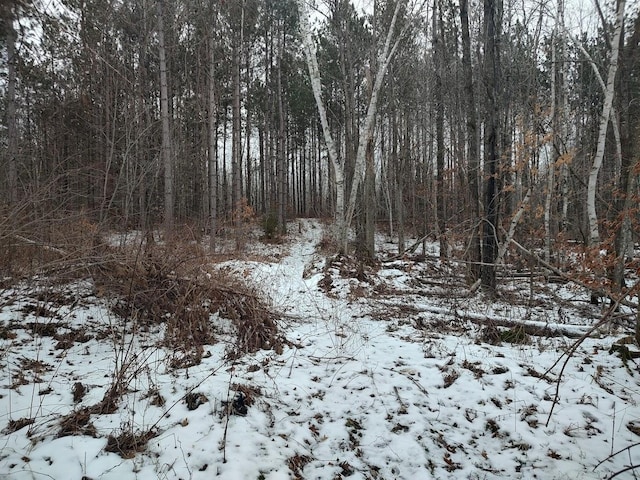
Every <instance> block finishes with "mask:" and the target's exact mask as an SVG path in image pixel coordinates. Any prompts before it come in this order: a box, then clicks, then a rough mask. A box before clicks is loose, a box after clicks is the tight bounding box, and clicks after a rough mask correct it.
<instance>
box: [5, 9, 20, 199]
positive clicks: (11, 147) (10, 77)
mask: <svg viewBox="0 0 640 480" xmlns="http://www.w3.org/2000/svg"><path fill="white" fill-rule="evenodd" d="M6 11H7V14H8V15H7V18H5V19H3V21H4V23H5V28H6V29H7V30H6V42H7V112H6V115H7V118H6V121H7V157H8V164H9V165H8V172H7V179H8V185H7V187H8V190H9V191H8V200H9V204H11V205H13V204H15V203H17V201H18V159H17V155H18V129H17V123H16V31H15V29H14V28H13V9H12V7H11V6H7V7H6Z"/></svg>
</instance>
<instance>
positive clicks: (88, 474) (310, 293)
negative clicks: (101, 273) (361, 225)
mask: <svg viewBox="0 0 640 480" xmlns="http://www.w3.org/2000/svg"><path fill="white" fill-rule="evenodd" d="M322 229H323V227H322V224H321V223H320V222H318V221H315V220H301V221H299V222H296V223H295V224H293V225H292V227H291V231H292V232H294V233H292V234H291V235H290V236H289V237H288V238H286V239H285V240H284V241H283V242H282V243H280V244H265V243H262V242H260V241H259V240H257V239H254V240H251V241H249V243H248V245H247V246H246V253H244V254H242V255H239V256H234V255H228V256H227V257H226V258H224V259H221V258H218V259H216V261H215V262H212V265H211V266H207V269H208V270H207V272H211V271H212V270H211V269H215V270H218V271H222V272H226V274H229V275H234V276H236V277H238V278H242V279H243V280H244V281H245V282H246V283H247V284H249V285H251V286H252V288H254V289H255V291H256V292H259V293H260V294H261V295H262V296H263V297H264V298H265V299H266V300H267V302H268V303H269V304H270V305H271V306H272V307H273V310H274V312H278V319H277V322H276V323H277V327H278V329H279V334H280V335H281V337H282V344H281V345H272V346H271V347H269V346H268V345H263V347H265V348H260V349H255V350H256V351H249V353H246V352H243V351H240V350H239V349H238V348H237V342H238V341H237V332H236V331H235V327H234V323H233V322H232V321H231V319H230V318H227V317H225V310H224V309H223V310H220V311H218V312H216V313H213V314H211V316H210V320H209V321H210V322H211V326H212V332H214V335H212V338H211V340H210V341H209V342H208V343H207V344H206V345H205V346H204V348H203V349H201V351H200V353H201V355H199V356H198V359H197V361H193V362H187V361H185V358H184V356H181V355H180V353H181V352H177V351H176V348H175V345H172V344H171V343H170V342H167V341H166V339H167V331H168V330H167V329H169V328H170V327H169V326H168V325H169V321H168V319H167V321H166V322H164V321H158V322H155V323H145V324H144V325H143V324H142V322H140V324H139V325H138V326H136V322H135V321H134V320H133V319H127V320H123V319H122V318H121V317H119V316H118V315H117V314H116V312H117V311H118V310H117V308H114V307H115V303H116V302H117V300H116V299H114V298H113V297H109V296H107V295H103V294H102V292H101V286H100V285H99V284H97V283H95V282H94V281H92V280H89V279H87V280H73V281H72V282H62V281H58V282H51V281H49V279H47V278H39V279H34V280H32V281H30V282H28V283H25V284H21V285H11V286H7V287H6V288H4V289H3V290H2V292H1V296H0V306H1V311H0V337H1V340H0V345H1V353H0V366H1V368H2V381H1V382H0V429H2V431H1V433H0V478H2V479H9V480H23V479H24V480H26V479H55V480H67V479H73V480H81V479H92V480H98V479H104V480H111V479H116V480H125V479H141V480H151V479H153V480H155V479H184V480H187V479H194V480H197V479H212V478H220V479H228V480H236V479H254V480H280V479H343V478H350V479H407V480H410V479H602V478H610V477H611V476H612V475H614V474H616V473H619V475H618V476H617V477H616V478H635V477H634V475H635V474H634V473H633V471H632V470H631V469H629V470H628V471H624V470H625V469H628V467H630V466H633V465H638V464H640V445H637V443H638V442H639V441H640V439H639V437H638V435H639V434H640V407H638V405H637V401H638V399H640V395H639V393H640V380H639V379H640V372H639V370H638V367H637V365H636V364H635V363H634V360H633V359H626V358H624V361H623V358H621V356H620V355H618V354H616V352H611V353H610V349H611V346H612V345H613V344H614V343H615V342H616V341H617V340H620V339H624V337H625V336H626V335H629V330H628V325H626V324H625V323H624V321H622V322H621V323H622V325H621V326H619V327H616V328H617V330H616V329H613V330H612V331H609V330H607V331H597V332H596V333H595V334H592V335H590V336H589V338H587V339H586V340H584V341H583V342H582V343H581V344H580V345H579V346H578V347H577V348H576V349H575V352H574V353H573V355H572V356H571V357H570V358H569V360H568V362H567V363H566V365H565V363H564V362H565V360H566V358H567V357H566V356H564V354H565V353H566V352H567V351H568V349H570V348H571V346H572V345H573V344H574V342H576V341H577V340H578V337H579V336H580V335H582V334H584V333H586V332H587V331H588V328H589V327H590V326H592V325H593V324H594V323H596V322H597V320H598V319H600V318H601V315H602V312H601V307H598V306H593V305H590V304H589V303H588V292H586V291H584V289H582V288H581V287H576V286H575V285H573V284H571V283H566V282H565V283H559V282H558V283H549V284H547V283H543V282H541V281H538V280H536V281H535V282H534V280H533V279H520V280H518V279H516V280H509V281H508V282H504V283H503V284H502V289H501V295H500V297H499V298H498V299H497V300H489V299H487V298H485V297H483V295H482V294H480V293H476V294H472V295H471V294H469V293H468V287H465V285H464V284H463V283H462V280H461V278H460V277H459V276H458V277H456V276H455V275H453V274H450V270H451V269H452V268H453V267H452V266H450V265H445V264H442V263H440V262H439V261H438V260H437V258H436V257H435V256H431V255H429V252H426V253H427V254H426V255H408V256H406V257H403V258H392V255H391V254H389V255H386V254H385V248H388V250H389V251H392V245H391V244H388V243H385V242H384V239H381V240H380V242H378V243H379V245H380V246H381V255H380V257H381V259H382V261H381V262H380V264H379V265H376V266H373V267H359V266H357V265H355V264H353V263H351V262H350V261H349V260H348V259H340V258H338V259H335V258H334V259H330V258H327V257H326V255H325V254H324V253H323V251H322V250H321V248H320V246H321V239H322V236H323V230H322ZM432 251H433V252H436V247H435V246H433V250H432ZM385 258H387V260H385ZM207 275H210V273H207ZM207 275H204V276H203V278H209V277H208V276H207ZM212 278H215V276H214V277H212ZM623 313H624V311H623ZM161 320H162V319H161ZM175 320H176V319H174V324H173V325H174V327H172V328H175V329H177V331H178V332H179V331H180V328H182V327H181V324H180V321H181V319H177V324H176V323H175ZM185 321H186V320H185ZM176 325H177V327H176ZM525 326H526V327H525ZM114 385H117V386H118V388H116V389H115V390H113V386H114ZM111 393H113V395H111ZM110 395H111V396H110ZM105 398H112V399H114V401H113V402H112V403H110V404H108V403H109V402H105V401H104V399H105ZM96 405H98V406H99V407H96ZM637 474H638V475H640V472H639V473H637Z"/></svg>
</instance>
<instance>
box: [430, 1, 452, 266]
mask: <svg viewBox="0 0 640 480" xmlns="http://www.w3.org/2000/svg"><path fill="white" fill-rule="evenodd" d="M436 2H437V0H434V4H433V9H434V13H433V71H434V75H435V78H434V85H433V96H434V103H435V116H436V223H437V226H438V238H439V240H440V259H441V260H445V259H446V258H447V248H448V247H447V236H446V218H445V215H446V212H445V185H444V99H443V95H442V66H443V58H444V36H443V22H442V5H439V6H438V5H437V4H436ZM436 10H437V13H436Z"/></svg>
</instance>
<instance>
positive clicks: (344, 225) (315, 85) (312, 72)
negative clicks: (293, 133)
mask: <svg viewBox="0 0 640 480" xmlns="http://www.w3.org/2000/svg"><path fill="white" fill-rule="evenodd" d="M405 3H406V0H399V1H398V2H397V3H396V8H395V10H394V13H393V18H392V20H391V25H390V26H389V30H388V32H387V36H386V38H385V43H384V46H383V49H382V51H381V52H380V54H379V56H378V65H379V66H380V68H379V70H378V72H377V73H376V78H375V81H374V85H373V88H372V90H371V98H370V99H369V105H368V107H367V114H366V117H365V121H364V126H363V129H362V130H361V133H360V139H359V142H358V150H357V153H356V161H355V167H354V175H353V183H352V185H351V192H350V194H349V201H348V204H346V209H345V191H344V189H345V181H344V178H345V172H344V168H345V166H344V162H341V161H340V160H339V158H338V153H337V150H336V146H335V142H334V140H333V137H332V135H331V131H330V129H329V123H328V121H327V112H326V109H325V106H324V102H323V99H322V84H321V76H320V68H319V67H318V59H317V57H316V50H315V45H314V44H313V39H312V37H311V27H310V25H309V14H308V11H307V6H306V3H305V0H297V5H298V13H299V18H300V32H301V34H302V44H303V47H304V52H305V56H306V58H307V66H308V68H309V78H310V81H311V88H312V90H313V96H314V98H315V100H316V105H317V107H318V113H319V115H320V122H321V124H322V131H323V133H324V139H325V143H326V145H327V150H328V152H329V160H330V161H331V164H332V167H333V170H332V171H333V174H334V179H335V186H336V212H335V217H336V218H335V221H336V230H337V232H336V233H337V240H338V242H339V247H340V249H341V250H342V251H343V252H346V251H347V243H348V238H349V237H348V231H349V227H350V225H351V221H352V220H353V214H354V211H355V206H356V199H357V193H358V187H359V186H360V183H361V181H362V179H363V176H364V170H365V165H366V151H367V143H368V142H369V140H370V139H371V137H372V135H373V128H374V126H375V117H376V112H377V109H378V96H379V92H380V89H381V88H382V82H383V80H384V76H385V74H386V72H387V69H388V68H389V64H390V62H391V58H392V57H393V55H394V53H395V51H396V49H397V47H398V44H399V41H400V40H399V39H400V37H401V36H398V38H397V39H396V41H395V43H393V44H392V40H393V36H394V33H395V26H396V21H397V18H398V12H399V11H400V7H401V6H402V5H404V4H405Z"/></svg>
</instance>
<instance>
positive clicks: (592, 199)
mask: <svg viewBox="0 0 640 480" xmlns="http://www.w3.org/2000/svg"><path fill="white" fill-rule="evenodd" d="M624 9H625V0H618V6H617V15H616V26H615V33H614V37H613V42H612V43H611V58H610V60H609V72H608V74H607V83H606V89H605V94H604V103H603V105H602V114H601V116H600V126H599V128H598V143H597V146H596V153H595V157H594V158H593V163H592V165H591V170H590V171H589V180H588V183H587V217H588V219H589V243H590V245H591V246H597V245H599V244H600V231H599V229H598V214H597V211H596V187H597V183H598V173H599V172H600V168H601V167H602V162H603V160H604V149H605V143H606V140H607V128H608V126H609V118H610V115H611V109H612V106H613V97H614V93H615V79H616V73H617V71H618V52H619V50H620V37H621V35H622V30H623V27H624Z"/></svg>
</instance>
